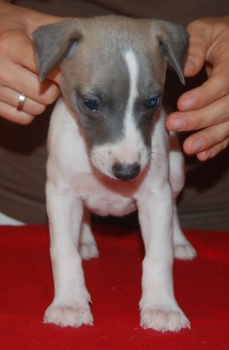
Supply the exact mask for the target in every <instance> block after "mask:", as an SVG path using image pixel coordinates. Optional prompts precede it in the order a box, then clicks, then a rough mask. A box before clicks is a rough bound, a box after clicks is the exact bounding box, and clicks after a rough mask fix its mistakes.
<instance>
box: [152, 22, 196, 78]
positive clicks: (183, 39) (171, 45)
mask: <svg viewBox="0 0 229 350" xmlns="http://www.w3.org/2000/svg"><path fill="white" fill-rule="evenodd" d="M158 23H159V28H160V34H158V35H157V39H158V44H159V49H160V51H161V53H162V55H163V56H164V57H165V58H166V59H167V60H168V62H169V64H170V66H171V67H172V68H173V69H174V70H175V71H176V73H177V75H178V77H179V79H180V81H181V82H182V83H183V84H185V79H184V75H183V67H184V63H185V59H186V56H187V51H188V44H189V34H188V33H187V32H186V31H185V29H184V28H183V27H182V26H180V25H177V24H173V23H170V22H166V21H159V22H158Z"/></svg>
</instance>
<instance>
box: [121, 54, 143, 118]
mask: <svg viewBox="0 0 229 350" xmlns="http://www.w3.org/2000/svg"><path fill="white" fill-rule="evenodd" d="M124 59H125V61H126V64H127V68H128V72H129V79H130V90H129V99H128V103H127V108H126V116H125V117H126V119H129V118H131V116H133V111H134V102H135V100H136V98H137V96H138V89H137V86H138V78H139V65H138V61H137V58H136V55H135V53H134V52H133V50H131V49H129V50H128V51H126V52H125V54H124Z"/></svg>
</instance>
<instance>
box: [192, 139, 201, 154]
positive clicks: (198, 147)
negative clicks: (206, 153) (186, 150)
mask: <svg viewBox="0 0 229 350" xmlns="http://www.w3.org/2000/svg"><path fill="white" fill-rule="evenodd" d="M203 147H204V144H203V141H202V140H195V141H194V142H193V143H192V144H191V149H192V153H197V152H199V151H201V150H202V148H203Z"/></svg>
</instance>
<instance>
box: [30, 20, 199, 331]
mask: <svg viewBox="0 0 229 350" xmlns="http://www.w3.org/2000/svg"><path fill="white" fill-rule="evenodd" d="M33 38H34V43H35V49H36V57H37V63H38V67H39V72H40V80H43V79H45V78H46V77H47V76H48V75H49V73H50V72H51V71H52V70H53V69H54V68H55V67H56V66H57V65H58V64H59V63H61V91H62V97H61V98H60V99H59V100H58V102H57V104H56V106H55V109H54V111H53V114H52V117H51V123H50V130H49V138H48V140H49V141H48V148H49V157H48V163H47V187H46V193H47V212H48V217H49V224H50V234H51V259H52V267H53V277H54V287H55V297H54V300H53V302H52V304H51V305H50V306H49V307H48V309H47V310H46V313H45V316H44V321H45V322H51V323H55V324H57V325H60V326H68V325H69V326H73V327H79V326H81V325H82V324H92V323H93V317H92V314H91V311H90V307H89V303H90V295H89V293H88V291H87V289H86V286H85V281H84V275H83V271H82V266H81V258H83V259H90V258H93V257H97V256H98V249H97V246H96V242H95V240H94V238H93V235H92V232H91V228H90V219H89V212H88V211H89V210H90V211H92V212H94V213H97V214H99V215H103V216H105V215H114V216H123V215H126V214H129V213H130V212H132V211H134V210H136V209H137V210H138V215H139V222H140V226H141V232H142V238H143V241H144V245H145V258H144V260H143V275H142V297H141V301H140V312H141V315H140V316H141V326H142V327H143V328H153V329H155V330H158V331H162V332H164V331H167V330H170V331H179V330H180V329H181V328H186V327H188V328H189V327H190V324H189V321H188V319H187V318H186V316H185V315H184V313H183V312H182V311H181V309H180V308H179V306H178V304H177V302H176V299H175V297H174V292H173V276H172V267H173V255H174V254H175V257H177V258H181V259H192V258H193V257H194V256H195V254H196V253H195V250H194V249H193V247H192V246H191V245H190V243H189V242H188V241H187V240H186V238H185V237H184V236H183V234H182V232H181V229H180V226H179V221H178V217H177V211H176V205H175V200H176V196H177V194H178V193H179V192H180V190H181V189H182V186H183V183H184V171H183V158H182V155H181V153H180V152H179V151H176V150H174V151H173V150H172V151H169V149H170V139H169V135H168V132H167V131H166V128H165V118H166V114H165V112H164V110H163V108H162V96H163V86H164V82H165V75H166V69H167V65H168V64H169V65H171V66H172V67H173V68H174V69H175V71H176V72H177V74H178V76H179V78H180V80H181V81H182V83H184V77H183V73H182V68H183V63H184V60H185V57H186V51H187V47H188V34H187V33H186V32H185V31H184V29H183V28H182V27H180V26H178V25H174V24H171V23H168V22H164V21H160V20H137V19H130V18H125V17H119V16H106V17H96V18H92V19H69V20H65V21H63V22H60V23H56V24H52V25H47V26H43V27H40V28H39V29H38V30H36V31H35V32H34V34H33ZM173 245H174V248H173Z"/></svg>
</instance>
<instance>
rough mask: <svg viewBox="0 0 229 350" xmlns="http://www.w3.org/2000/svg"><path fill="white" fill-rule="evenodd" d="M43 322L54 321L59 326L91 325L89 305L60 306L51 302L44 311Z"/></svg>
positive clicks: (91, 318) (91, 317)
mask: <svg viewBox="0 0 229 350" xmlns="http://www.w3.org/2000/svg"><path fill="white" fill-rule="evenodd" d="M44 323H54V324H56V325H58V326H61V327H66V326H71V327H77V328H78V327H80V326H81V325H82V324H87V325H93V316H92V314H91V312H90V308H89V306H86V307H85V306H83V307H82V306H78V307H71V306H60V305H53V304H51V305H50V306H49V307H48V309H47V310H46V312H45V315H44Z"/></svg>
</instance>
